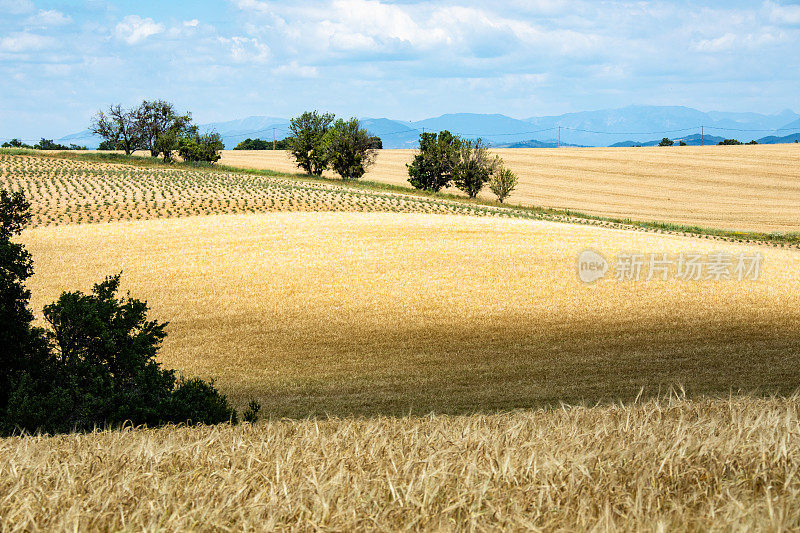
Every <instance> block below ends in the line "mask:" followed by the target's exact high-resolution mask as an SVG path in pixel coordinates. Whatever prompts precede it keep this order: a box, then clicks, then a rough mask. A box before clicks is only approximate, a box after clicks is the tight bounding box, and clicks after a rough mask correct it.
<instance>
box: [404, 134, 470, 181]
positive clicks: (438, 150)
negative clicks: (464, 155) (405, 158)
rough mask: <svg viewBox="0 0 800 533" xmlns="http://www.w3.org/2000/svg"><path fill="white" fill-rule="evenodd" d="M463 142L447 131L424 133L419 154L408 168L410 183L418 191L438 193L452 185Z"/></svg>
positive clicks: (420, 140) (420, 139)
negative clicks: (454, 169)
mask: <svg viewBox="0 0 800 533" xmlns="http://www.w3.org/2000/svg"><path fill="white" fill-rule="evenodd" d="M461 144H462V141H461V139H460V138H458V137H457V136H455V135H453V134H452V133H450V132H449V131H447V130H444V131H441V132H439V133H438V134H436V133H422V134H420V136H419V153H417V154H416V155H415V156H414V159H413V161H411V164H408V165H406V168H408V175H409V178H408V182H409V183H411V185H412V186H413V187H415V188H417V189H422V190H426V191H435V192H438V191H440V190H441V189H443V188H445V187H447V186H448V185H450V181H451V180H452V178H453V168H454V167H455V165H456V163H457V162H458V157H459V149H460V147H461Z"/></svg>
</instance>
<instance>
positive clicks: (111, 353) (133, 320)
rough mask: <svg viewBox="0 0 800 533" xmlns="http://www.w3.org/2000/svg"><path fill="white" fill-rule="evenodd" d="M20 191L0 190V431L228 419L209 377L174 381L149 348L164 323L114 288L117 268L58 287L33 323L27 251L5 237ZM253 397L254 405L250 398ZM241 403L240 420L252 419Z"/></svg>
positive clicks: (24, 217) (22, 204)
mask: <svg viewBox="0 0 800 533" xmlns="http://www.w3.org/2000/svg"><path fill="white" fill-rule="evenodd" d="M29 208H30V206H29V204H28V202H27V201H26V200H25V198H24V196H23V195H22V194H21V193H14V194H10V193H8V192H7V191H5V190H3V191H0V346H2V349H1V350H0V434H2V435H8V434H11V433H14V432H18V431H28V432H36V431H44V432H50V433H57V432H67V431H76V430H77V431H84V430H92V429H94V428H96V427H105V426H116V425H120V424H124V423H131V424H134V425H140V424H147V425H159V424H164V423H205V424H213V423H219V422H228V421H230V422H234V423H235V422H236V421H237V414H236V411H235V410H234V409H233V408H231V406H230V405H229V403H228V400H227V398H226V397H225V396H224V395H222V394H220V392H219V391H218V390H217V389H216V388H215V387H214V385H213V383H209V382H205V381H203V380H200V379H190V380H184V379H178V378H177V377H176V375H175V371H174V370H168V369H163V368H161V365H160V364H159V363H158V361H157V360H156V355H157V353H158V350H159V348H160V346H161V343H162V341H163V340H164V337H165V336H166V332H165V330H164V328H165V327H166V325H167V324H166V323H160V322H157V321H154V320H148V319H147V311H148V307H147V303H146V302H143V301H140V300H137V299H134V298H131V297H130V296H129V295H128V296H120V295H119V286H120V275H115V276H111V277H108V278H106V279H105V280H104V281H102V282H101V283H98V284H96V285H95V286H94V287H93V289H92V291H91V293H90V294H84V293H82V292H65V293H63V294H62V295H61V296H60V297H59V299H58V300H57V301H56V302H54V303H52V304H50V305H48V306H46V307H45V309H44V318H45V322H46V324H47V328H46V329H45V328H38V327H35V326H34V317H33V313H32V312H31V311H30V309H29V307H28V304H29V300H30V292H29V291H28V290H27V289H26V288H25V286H24V283H25V281H26V280H27V279H28V278H29V277H30V276H31V275H32V274H33V266H32V260H31V256H30V254H29V253H28V252H27V251H26V250H25V248H24V247H23V246H22V245H20V244H18V243H15V242H13V240H12V239H13V237H14V236H16V235H18V234H19V233H20V232H21V231H22V229H23V227H24V226H25V224H26V223H27V222H28V221H29V219H30V213H29ZM256 405H257V403H256ZM257 413H258V409H257V408H255V409H254V407H253V405H251V407H250V410H249V411H248V420H254V419H255V418H256V417H257Z"/></svg>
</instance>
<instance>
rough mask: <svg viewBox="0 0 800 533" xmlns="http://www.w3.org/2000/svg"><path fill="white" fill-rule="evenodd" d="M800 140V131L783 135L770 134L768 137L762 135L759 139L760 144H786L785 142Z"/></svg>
mask: <svg viewBox="0 0 800 533" xmlns="http://www.w3.org/2000/svg"><path fill="white" fill-rule="evenodd" d="M798 141H800V133H791V134H789V135H785V136H783V137H777V136H775V135H768V136H767V137H762V138H760V139H757V142H758V144H785V143H795V142H798Z"/></svg>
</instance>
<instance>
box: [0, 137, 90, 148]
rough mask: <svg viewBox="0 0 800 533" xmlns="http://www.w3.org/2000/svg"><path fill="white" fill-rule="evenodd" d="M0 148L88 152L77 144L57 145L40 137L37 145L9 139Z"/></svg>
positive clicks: (51, 140)
mask: <svg viewBox="0 0 800 533" xmlns="http://www.w3.org/2000/svg"><path fill="white" fill-rule="evenodd" d="M0 147H1V148H31V149H33V150H60V151H66V150H88V148H86V147H85V146H79V145H77V144H70V145H69V146H66V145H63V144H58V143H57V142H55V141H53V139H45V138H44V137H42V138H41V139H40V140H39V142H38V143H36V144H34V145H33V146H31V145H30V144H25V143H24V142H22V141H20V140H19V139H11V140H10V141H6V142H4V143H3V144H2V146H0Z"/></svg>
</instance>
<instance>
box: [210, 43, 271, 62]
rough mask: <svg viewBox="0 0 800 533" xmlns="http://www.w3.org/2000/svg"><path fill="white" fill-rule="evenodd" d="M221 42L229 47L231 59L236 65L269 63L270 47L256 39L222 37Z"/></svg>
mask: <svg viewBox="0 0 800 533" xmlns="http://www.w3.org/2000/svg"><path fill="white" fill-rule="evenodd" d="M219 42H221V43H223V44H225V45H227V47H228V50H230V54H231V58H233V60H234V62H236V63H266V62H267V61H269V57H270V50H269V46H267V45H266V44H264V43H262V42H260V41H259V40H258V39H255V38H248V37H230V38H227V37H220V38H219Z"/></svg>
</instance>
